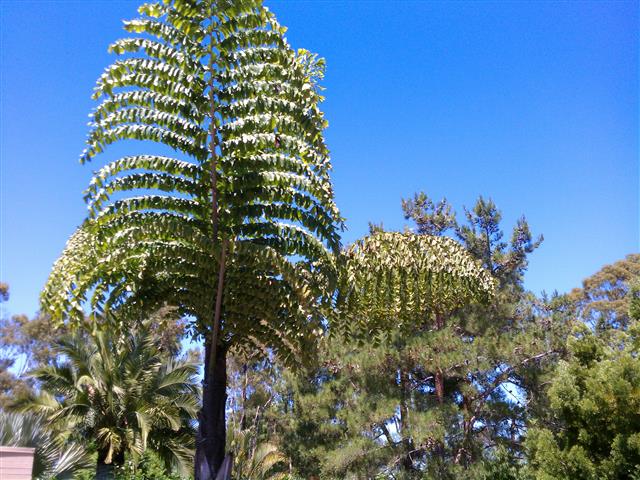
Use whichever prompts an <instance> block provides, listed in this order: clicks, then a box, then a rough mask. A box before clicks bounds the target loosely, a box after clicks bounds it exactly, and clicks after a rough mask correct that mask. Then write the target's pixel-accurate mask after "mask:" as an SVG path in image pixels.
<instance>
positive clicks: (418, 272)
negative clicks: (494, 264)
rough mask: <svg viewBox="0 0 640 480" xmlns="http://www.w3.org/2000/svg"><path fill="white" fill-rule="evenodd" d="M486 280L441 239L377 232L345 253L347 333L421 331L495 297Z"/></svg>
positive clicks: (490, 281) (465, 255)
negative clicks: (392, 327)
mask: <svg viewBox="0 0 640 480" xmlns="http://www.w3.org/2000/svg"><path fill="white" fill-rule="evenodd" d="M494 288H495V285H494V281H493V279H492V278H491V276H490V275H489V274H488V273H487V272H486V271H485V270H484V269H483V268H482V267H481V266H479V265H478V264H477V262H476V261H475V260H474V259H473V258H472V257H471V256H470V255H469V254H468V253H467V252H466V251H465V249H464V248H463V247H462V246H460V245H459V244H458V243H457V242H455V241H454V240H452V239H450V238H446V237H434V236H428V235H414V234H411V233H395V232H378V233H374V234H373V235H370V236H368V237H365V238H364V239H362V240H359V241H357V242H356V243H354V244H353V245H352V246H351V247H350V248H349V249H348V250H347V251H346V253H345V278H344V281H343V286H342V290H341V296H342V298H343V301H344V306H343V309H344V313H345V316H346V317H347V319H346V323H347V325H348V328H349V329H350V330H351V331H352V332H354V333H357V332H358V331H359V330H364V331H365V333H366V335H372V334H374V333H376V332H377V331H379V330H383V331H384V329H386V328H388V327H389V326H390V325H400V326H403V327H404V328H408V329H414V328H421V327H424V326H425V325H427V324H429V323H430V322H432V321H434V319H435V316H437V315H445V314H449V313H451V312H452V311H453V310H455V309H456V308H459V307H461V306H463V305H466V304H468V303H471V302H473V301H486V300H488V299H489V298H490V297H491V296H492V295H493V293H494Z"/></svg>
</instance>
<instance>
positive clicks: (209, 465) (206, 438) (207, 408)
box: [195, 342, 227, 480]
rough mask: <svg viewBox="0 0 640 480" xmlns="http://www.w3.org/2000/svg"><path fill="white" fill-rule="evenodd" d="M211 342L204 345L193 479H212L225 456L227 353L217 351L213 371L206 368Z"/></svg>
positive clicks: (219, 349) (224, 349)
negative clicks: (200, 405)
mask: <svg viewBox="0 0 640 480" xmlns="http://www.w3.org/2000/svg"><path fill="white" fill-rule="evenodd" d="M210 354H211V342H207V343H206V345H205V357H204V358H205V362H204V380H203V382H202V409H201V410H200V414H199V415H198V435H197V437H196V456H195V480H214V479H215V478H216V475H217V474H218V471H219V470H220V467H221V466H222V462H223V461H224V456H225V453H224V452H225V444H226V424H225V420H226V419H225V406H226V403H227V351H226V348H225V347H224V346H222V345H219V346H218V348H217V349H216V362H215V368H213V369H211V368H210V367H209V362H210V361H211V360H210V358H209V357H210V356H211V355H210Z"/></svg>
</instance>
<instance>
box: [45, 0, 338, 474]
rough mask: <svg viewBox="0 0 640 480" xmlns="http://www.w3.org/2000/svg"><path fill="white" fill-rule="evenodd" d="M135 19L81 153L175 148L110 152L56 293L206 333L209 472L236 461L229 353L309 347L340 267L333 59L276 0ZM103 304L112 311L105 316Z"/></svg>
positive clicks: (205, 453)
mask: <svg viewBox="0 0 640 480" xmlns="http://www.w3.org/2000/svg"><path fill="white" fill-rule="evenodd" d="M139 11H140V14H141V17H140V18H138V19H135V20H131V21H128V22H125V29H126V30H127V31H128V32H129V33H131V34H132V36H131V38H125V39H122V40H118V41H116V42H115V43H114V44H113V45H112V46H111V47H110V49H111V51H112V52H113V53H115V54H117V55H119V56H121V58H120V59H118V60H116V61H115V63H113V64H112V65H111V66H109V67H108V68H107V69H106V71H105V73H104V74H103V75H102V76H101V77H100V78H99V80H98V83H97V86H96V89H95V94H94V98H95V99H97V100H99V101H100V103H99V105H98V106H97V108H96V109H95V110H94V112H93V113H92V115H91V116H92V122H91V132H90V134H89V138H88V142H87V143H88V145H87V148H86V150H85V151H84V152H83V154H82V156H81V161H82V162H83V163H84V162H88V161H91V160H93V159H94V158H95V157H96V156H98V154H100V153H102V152H103V151H105V150H107V149H108V147H109V146H110V145H112V144H114V143H120V142H121V141H126V140H140V141H144V142H145V144H148V143H157V144H161V145H163V146H164V147H168V148H165V150H172V153H171V154H168V155H164V154H163V155H158V154H154V152H156V151H157V150H158V149H157V148H151V149H150V150H148V151H147V153H144V154H139V153H138V151H137V150H135V149H134V145H132V144H131V142H125V146H126V147H127V148H130V149H131V151H132V154H131V155H127V156H124V157H122V158H119V159H115V160H112V161H109V162H107V163H106V164H104V165H103V166H101V167H100V168H99V169H98V170H97V171H96V172H95V174H94V176H93V179H92V181H91V184H90V185H89V188H88V190H87V192H86V200H87V201H88V204H89V217H88V218H87V219H86V221H85V222H84V223H83V224H82V225H81V226H80V227H79V228H78V230H77V231H76V232H75V233H74V234H73V235H72V237H71V238H70V239H69V241H68V243H67V246H66V248H65V250H64V252H63V254H62V256H61V257H60V259H59V260H58V261H57V262H56V263H55V265H54V267H53V271H52V273H51V275H50V278H49V280H48V283H47V285H46V287H45V289H44V292H43V296H42V299H43V304H44V307H45V308H46V310H47V312H49V313H50V314H51V315H52V316H53V317H54V318H56V319H58V320H60V321H64V320H65V319H67V320H68V321H71V322H73V321H78V320H79V319H80V318H82V317H83V316H84V315H85V311H86V309H87V308H89V309H90V310H91V311H92V312H93V313H94V314H96V315H95V318H96V319H98V318H101V317H103V316H104V317H105V318H109V317H110V316H112V315H111V314H112V313H113V312H114V311H117V312H118V317H119V318H125V317H126V316H127V315H128V314H133V313H135V312H137V311H139V310H147V311H148V310H150V309H152V308H156V307H157V306H158V305H159V304H161V303H168V304H171V305H174V306H176V307H177V308H178V309H179V311H180V313H181V314H182V315H185V316H188V317H189V318H192V319H193V322H192V332H193V333H194V334H195V335H197V336H201V337H203V338H204V343H205V362H204V364H205V365H204V382H203V406H202V410H201V413H200V416H199V433H198V441H197V453H196V472H195V475H196V479H197V480H201V479H204V478H210V477H211V476H215V475H216V472H217V470H218V469H219V467H220V465H221V463H222V461H223V459H224V445H225V398H226V392H225V390H226V353H227V351H228V350H229V349H230V348H237V349H243V348H244V349H255V348H260V349H264V350H267V349H268V350H271V351H275V352H277V353H279V354H280V355H281V356H282V357H284V358H285V359H287V360H291V361H293V360H296V359H299V358H300V354H301V353H304V352H305V351H309V348H308V346H307V345H306V344H307V343H309V342H311V341H312V340H313V335H311V334H310V333H311V332H318V331H319V329H320V328H321V327H322V322H321V319H322V316H321V315H320V313H319V312H320V307H322V305H324V304H325V302H326V300H327V299H328V298H329V297H330V291H331V288H332V284H333V280H332V279H333V278H334V277H335V264H334V263H335V262H334V260H333V256H332V253H334V252H337V251H338V250H339V231H340V229H341V225H342V220H341V218H340V215H339V212H338V210H337V208H336V206H335V203H334V200H333V190H332V186H331V182H330V178H329V171H330V168H331V167H330V162H329V156H328V151H327V148H326V146H325V143H324V140H323V130H324V128H325V127H326V125H327V123H326V120H325V119H324V117H323V114H322V112H321V111H320V109H319V108H318V105H319V103H320V102H321V101H322V99H323V97H322V96H321V93H320V87H319V85H318V81H319V80H320V79H321V78H322V75H323V68H324V61H323V60H322V59H319V58H318V57H317V56H316V55H313V54H311V53H309V52H307V51H304V50H298V51H297V52H296V51H294V50H293V49H292V48H291V47H290V46H289V44H288V43H287V40H286V38H285V36H284V33H285V28H284V27H282V26H281V25H280V24H279V23H278V22H277V20H276V18H275V16H274V15H273V14H272V13H271V12H270V11H269V10H268V9H267V8H266V7H265V6H263V5H262V1H261V0H167V1H165V2H164V3H153V4H144V5H143V6H141V7H140V9H139ZM103 314H104V315H103Z"/></svg>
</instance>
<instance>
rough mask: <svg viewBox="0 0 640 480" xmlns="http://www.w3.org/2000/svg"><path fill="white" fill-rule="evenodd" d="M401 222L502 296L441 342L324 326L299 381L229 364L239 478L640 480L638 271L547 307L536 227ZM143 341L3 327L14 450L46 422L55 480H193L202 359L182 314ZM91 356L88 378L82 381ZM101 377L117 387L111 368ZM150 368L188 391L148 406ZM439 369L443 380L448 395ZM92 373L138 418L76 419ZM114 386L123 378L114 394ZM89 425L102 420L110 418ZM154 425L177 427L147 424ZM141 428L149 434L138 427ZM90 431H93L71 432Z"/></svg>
mask: <svg viewBox="0 0 640 480" xmlns="http://www.w3.org/2000/svg"><path fill="white" fill-rule="evenodd" d="M403 210H404V212H405V217H406V218H407V219H408V220H411V222H412V223H413V225H412V228H413V229H415V231H416V232H417V233H418V234H420V235H451V236H453V237H455V238H456V239H457V240H458V241H459V242H460V243H461V244H462V245H463V246H464V247H465V248H466V249H467V250H468V251H469V252H470V253H471V254H472V255H473V256H474V257H475V258H477V259H478V260H479V261H480V262H482V264H483V266H484V267H485V268H486V269H487V270H488V271H490V272H492V275H493V276H494V277H495V278H496V279H497V280H498V287H497V291H496V294H495V295H494V296H493V298H492V300H491V301H490V302H488V303H486V304H476V305H472V306H464V307H462V308H459V309H457V310H456V311H455V312H454V313H453V314H452V315H451V316H450V318H449V319H448V323H447V325H446V327H444V328H443V329H440V330H438V329H434V328H433V327H432V328H417V327H416V328H407V327H405V326H399V325H395V324H394V325H387V326H385V327H384V328H383V329H381V330H379V331H378V332H376V333H375V334H374V335H373V336H367V335H365V336H359V335H356V334H355V332H351V331H348V329H341V328H338V326H339V325H340V322H341V320H340V319H337V318H336V319H332V318H330V317H329V318H328V324H329V325H331V324H332V321H333V322H334V324H335V325H336V327H335V332H334V331H331V330H332V327H329V329H328V330H327V331H326V332H325V334H323V336H322V337H321V339H320V341H319V342H318V343H317V348H316V349H315V351H314V352H313V355H311V356H310V358H312V360H311V361H310V362H308V363H307V365H306V368H304V369H300V368H291V367H290V366H287V365H285V364H283V363H282V362H279V361H278V358H277V356H275V355H273V354H268V355H267V356H266V357H264V356H263V355H252V354H247V352H240V351H238V352H234V353H233V354H232V356H231V357H230V361H229V398H228V402H227V416H228V420H227V421H228V424H229V438H228V442H227V449H228V450H230V451H233V452H234V454H235V460H236V462H235V464H236V470H235V475H236V477H237V478H248V479H254V478H255V479H262V478H272V477H273V478H305V479H312V478H327V479H332V478H335V479H341V478H354V479H374V478H397V479H401V478H425V479H426V478H433V479H446V478H452V479H453V478H470V479H471V478H487V479H488V478H505V479H508V478H512V479H528V478H532V479H538V478H539V479H543V478H544V479H547V478H549V479H555V478H557V479H561V478H593V479H599V478H612V479H614V478H638V475H639V470H638V465H640V440H639V439H640V418H639V417H640V414H639V413H638V412H639V411H640V410H639V408H638V407H639V404H638V402H640V397H639V396H638V391H640V390H639V388H638V387H639V386H640V365H639V360H638V356H637V353H638V352H637V349H638V347H639V345H640V343H639V342H640V340H639V339H638V328H639V326H638V317H639V313H640V299H639V297H638V289H637V281H638V278H639V275H640V255H638V254H633V255H629V256H628V257H627V258H625V259H623V260H621V261H619V262H617V263H615V264H613V265H609V266H605V267H604V268H603V269H602V270H600V271H599V272H597V273H595V274H594V275H593V276H592V277H589V278H588V279H586V280H585V281H584V282H583V286H582V288H576V289H574V290H573V291H572V292H569V293H568V294H565V295H558V294H554V295H552V296H551V297H542V298H538V297H536V296H535V295H533V294H532V293H530V292H527V291H526V290H525V289H524V287H523V278H524V274H525V272H526V268H527V264H528V255H529V254H530V253H532V252H533V251H534V250H535V249H536V248H538V246H539V245H540V243H541V241H542V239H541V238H535V237H534V236H533V235H532V234H531V232H530V230H529V227H528V224H527V222H526V221H525V220H524V219H521V220H519V221H518V222H517V223H516V225H515V226H513V228H511V231H510V234H509V235H507V234H506V233H505V230H504V227H503V226H502V219H501V215H500V212H499V210H498V209H497V207H496V206H495V205H494V204H493V202H491V201H490V200H486V199H483V198H480V199H479V200H478V202H477V203H476V204H475V205H474V207H473V208H472V209H469V210H466V209H465V210H464V216H463V218H462V219H459V218H458V217H457V216H456V215H455V214H454V213H453V209H452V207H451V206H450V205H449V204H448V203H447V202H446V201H445V200H443V201H441V202H433V201H432V200H431V199H429V198H428V196H427V195H425V194H424V193H420V194H417V195H415V196H414V197H413V198H411V199H409V200H406V201H403ZM382 230H383V227H381V226H374V225H372V227H371V231H372V233H374V232H380V231H382ZM3 295H4V299H6V298H7V296H8V287H7V286H6V285H5V286H3ZM390 323H391V322H390ZM136 325H137V326H136ZM131 327H132V328H131V331H130V332H129V334H128V335H126V336H124V337H123V336H122V335H121V334H119V335H112V336H111V338H110V334H109V333H108V332H106V331H103V332H96V331H95V328H92V327H91V324H89V323H87V324H86V328H84V329H81V330H79V331H78V330H76V331H75V333H73V334H70V333H69V332H67V331H65V329H64V328H62V329H60V330H52V329H51V328H50V325H49V324H48V322H47V321H46V317H44V316H41V315H38V316H36V317H35V318H33V319H28V318H26V317H25V316H22V315H16V316H13V317H8V316H6V315H4V316H3V319H2V324H1V325H0V329H1V332H2V335H1V337H2V352H3V369H2V397H1V398H2V408H3V412H4V413H3V422H4V423H3V427H2V432H3V435H5V437H4V438H7V435H9V433H11V428H13V429H14V432H13V433H12V435H13V436H14V437H15V436H16V433H15V430H16V429H17V428H18V427H16V422H23V423H24V422H28V421H31V422H33V421H36V422H37V421H40V422H42V421H43V420H44V421H45V422H47V423H48V425H47V426H46V428H45V427H43V426H42V425H41V426H40V427H38V428H39V429H41V430H42V431H46V432H47V433H46V435H51V438H50V439H48V441H47V442H44V444H45V445H49V447H47V448H49V449H51V445H55V446H56V448H57V449H58V450H57V451H56V450H55V449H54V453H53V454H51V450H49V454H48V455H49V456H48V457H46V455H45V456H44V457H43V458H49V460H48V462H49V466H48V467H46V468H48V469H49V470H46V468H44V467H43V468H44V469H43V472H45V473H46V472H47V471H55V468H56V467H55V465H56V462H59V461H60V458H62V459H63V460H64V458H66V457H65V450H66V451H68V452H71V453H69V454H68V455H71V454H75V456H72V457H70V458H71V460H72V462H71V464H72V465H74V467H69V465H68V464H67V465H65V464H64V462H63V464H62V465H61V466H60V467H58V468H59V469H64V468H67V469H68V471H71V472H75V473H74V474H75V475H82V474H83V473H82V472H85V473H84V475H91V473H86V472H91V470H92V467H90V465H92V464H93V465H95V464H98V465H100V464H101V462H100V461H99V460H98V459H99V458H100V457H101V456H102V457H105V456H106V455H107V453H108V452H109V449H110V448H111V450H112V455H113V456H114V459H112V460H110V461H109V463H108V464H110V465H113V467H114V468H115V469H116V470H117V471H118V472H119V473H118V475H119V476H120V477H121V478H130V477H131V478H159V477H158V475H160V474H159V472H162V475H168V476H170V475H185V474H186V472H187V471H188V468H189V467H188V465H189V462H190V458H191V457H190V456H191V455H193V439H192V436H190V434H189V432H190V431H192V429H193V428H194V427H193V426H194V419H195V412H196V411H197V404H198V401H199V394H198V387H197V385H198V381H197V379H196V377H195V372H196V368H197V367H196V365H197V363H196V358H195V357H196V356H197V355H198V353H197V352H196V351H194V350H192V351H190V352H184V349H183V348H181V347H180V344H179V342H180V340H181V339H184V338H185V332H184V322H183V321H182V320H181V319H180V317H179V316H178V315H177V314H176V312H175V309H172V308H171V307H165V308H163V309H161V310H159V311H157V312H155V314H154V315H151V316H149V318H148V319H144V320H143V321H140V322H137V324H135V325H132V326H131ZM125 338H126V340H124V339H125ZM104 343H107V344H110V345H108V346H106V345H104ZM91 349H93V351H92V352H89V351H88V350H91ZM107 352H109V353H107ZM134 352H135V353H134ZM92 354H93V355H96V359H97V360H98V361H97V362H96V363H94V368H93V369H92V368H91V366H89V365H83V364H82V361H86V363H90V361H89V360H88V359H89V358H91V355H92ZM101 355H105V356H106V355H109V356H115V357H118V355H120V356H119V357H118V358H111V359H109V360H108V361H107V360H106V359H105V358H103V357H102V356H101ZM132 355H133V356H135V355H139V356H137V357H136V362H137V369H138V370H136V369H135V368H132V367H131V366H130V365H131V363H130V362H132ZM145 362H147V363H145ZM149 362H151V363H149ZM154 362H155V363H154ZM16 364H19V365H18V366H19V368H16ZM105 364H106V365H110V366H111V367H110V368H111V370H108V369H105V368H99V367H102V366H103V365H105ZM125 364H126V365H129V366H128V367H127V368H125V367H124V365H125ZM150 364H155V365H156V366H157V367H155V368H157V370H156V372H157V373H155V375H157V376H158V377H159V378H157V379H153V380H151V379H150V380H149V384H150V386H152V385H155V386H156V387H157V385H158V384H161V383H162V381H163V380H162V377H163V375H164V376H171V377H173V381H176V382H177V383H175V386H176V391H174V392H166V395H164V396H163V395H160V396H157V395H158V392H157V391H155V390H153V388H152V389H150V391H149V392H148V393H147V394H144V395H141V393H142V392H143V391H144V388H143V387H142V386H141V385H140V384H139V382H140V377H139V375H140V374H141V371H142V370H146V369H148V368H149V365H150ZM118 365H120V366H118ZM12 366H13V368H11V367H12ZM434 366H437V369H438V370H440V371H442V372H444V385H443V392H442V393H439V392H438V391H437V386H436V383H435V377H434V374H433V371H434V369H435V367H434ZM74 371H75V373H73V372H74ZM80 372H86V373H87V374H88V375H90V376H91V381H90V382H89V381H88V380H86V379H85V380H83V381H85V382H87V384H92V385H93V384H95V385H96V387H97V386H100V387H103V388H105V391H104V392H100V394H104V395H105V396H108V395H109V389H112V388H114V387H115V386H118V387H121V386H123V388H124V389H126V388H129V389H135V391H134V393H132V395H133V396H135V397H136V399H135V401H128V400H126V399H125V398H126V395H127V393H128V392H123V397H122V404H121V405H119V406H118V407H117V408H119V409H120V410H117V411H114V412H111V415H112V416H111V418H107V419H104V420H97V421H96V420H95V418H94V417H95V413H91V414H90V415H89V413H88V412H89V410H86V408H87V407H86V406H82V407H78V405H80V404H82V405H85V404H86V403H90V402H87V398H78V396H77V395H78V394H77V392H78V391H80V392H82V391H83V390H82V388H79V386H78V382H79V381H80V377H81V375H80ZM114 373H118V375H119V376H120V377H121V378H117V379H115V378H110V377H111V376H112V374H114ZM65 375H68V376H67V377H65ZM127 376H129V378H127ZM65 382H69V384H65ZM74 382H75V383H74ZM100 387H97V388H100ZM84 391H85V392H86V391H87V390H84ZM72 392H73V393H72ZM138 395H140V397H138ZM95 396H97V394H95ZM167 396H168V397H169V399H168V401H169V403H168V404H167V403H166V402H165V400H162V399H163V398H165V397H167ZM74 402H76V406H74ZM163 402H165V403H163ZM172 402H173V403H172ZM170 404H173V405H174V406H175V412H172V411H171V409H169V408H168V405H170ZM158 405H162V407H161V408H155V407H157V406H158ZM78 408H79V409H80V410H75V411H74V409H78ZM88 408H89V409H91V408H96V409H98V408H99V407H98V401H97V400H96V404H95V406H94V405H90V406H89V407H88ZM83 409H84V410H83ZM16 410H20V411H22V412H27V411H28V412H30V413H28V414H27V413H22V414H19V413H15V411H16ZM151 410H161V411H162V415H163V416H166V417H171V418H165V419H164V420H163V419H152V413H151ZM140 412H145V414H144V415H146V416H147V417H148V419H149V421H148V422H147V421H145V422H139V421H135V420H134V421H130V422H129V421H127V420H126V418H127V417H128V416H131V417H130V418H136V416H137V415H139V414H140ZM87 417H91V418H92V422H94V423H93V424H91V425H83V427H82V428H74V433H73V434H72V435H69V434H68V432H67V433H64V434H63V433H62V432H65V430H68V426H69V422H80V423H84V421H83V419H84V420H86V419H87ZM52 418H55V419H56V421H55V422H52V423H49V420H48V419H52ZM145 418H146V417H145ZM45 419H46V420H45ZM123 420H124V421H125V422H126V423H127V424H128V425H127V426H126V427H124V426H123V425H122V421H123ZM11 422H13V426H12V427H9V425H12V423H11ZM100 422H103V423H102V425H100ZM105 422H106V423H105ZM153 422H157V423H156V424H153ZM136 423H137V424H136ZM105 425H106V427H105ZM173 427H177V428H173ZM22 428H24V429H25V430H27V429H28V426H22ZM99 428H107V429H108V430H109V435H107V436H105V435H102V436H101V435H100V434H98V430H97V429H99ZM127 428H129V429H137V430H138V431H139V433H140V432H141V431H142V430H146V433H145V434H144V435H146V441H145V442H143V443H140V442H139V441H138V443H137V444H136V442H130V443H127V442H128V441H129V440H128V438H129V439H130V438H134V437H135V438H141V437H142V435H140V434H139V433H138V434H134V433H130V432H128V431H127ZM40 435H42V432H40ZM103 437H104V438H105V441H104V443H103V442H102V440H101V439H102V438H103ZM5 441H6V440H5ZM22 441H23V442H24V441H25V440H24V439H23V440H22ZM31 441H32V442H35V441H36V440H33V439H32V440H31ZM37 442H41V443H42V442H43V441H42V439H39V440H37ZM110 442H111V443H110ZM109 445H111V446H109ZM171 445H174V446H176V448H175V451H171ZM101 448H102V449H103V450H102V452H103V453H100V451H101V450H100V449H101ZM105 452H106V453H105ZM56 455H58V457H56ZM116 457H117V458H116ZM125 459H129V460H128V461H127V460H125ZM133 459H135V461H133ZM103 460H104V458H103ZM96 462H97V463H96ZM132 462H133V463H132ZM102 464H105V465H108V464H107V463H105V462H104V461H103V462H102ZM87 468H88V470H87ZM77 472H80V473H77ZM172 472H173V473H172ZM63 473H64V472H63ZM127 475H128V476H127ZM132 475H133V476H132ZM59 478H64V477H62V476H59Z"/></svg>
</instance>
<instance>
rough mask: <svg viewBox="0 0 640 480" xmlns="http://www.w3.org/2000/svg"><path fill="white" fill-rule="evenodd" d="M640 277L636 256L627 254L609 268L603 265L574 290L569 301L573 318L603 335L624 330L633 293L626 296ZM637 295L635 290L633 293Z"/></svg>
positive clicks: (638, 259) (639, 257)
mask: <svg viewBox="0 0 640 480" xmlns="http://www.w3.org/2000/svg"><path fill="white" fill-rule="evenodd" d="M638 278H640V254H637V253H634V254H631V255H627V256H626V257H625V258H624V259H622V260H619V261H617V262H615V263H613V264H611V265H605V266H604V267H602V269H600V270H599V271H598V272H596V273H595V274H593V275H591V276H590V277H589V278H587V279H586V280H584V282H582V288H576V289H574V290H573V291H572V292H571V294H570V298H571V300H572V302H573V303H574V305H575V309H576V316H577V317H578V318H579V319H580V320H581V321H583V322H585V323H587V324H588V325H590V326H591V328H593V329H595V330H597V331H599V332H605V331H606V330H608V329H610V328H626V327H627V325H628V323H629V316H630V312H629V308H630V306H631V303H632V301H633V300H634V299H636V298H637V293H634V294H632V295H630V294H629V292H630V291H632V290H633V288H634V284H635V283H636V282H637V281H638V280H637V279H638ZM634 291H635V292H637V290H634Z"/></svg>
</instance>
